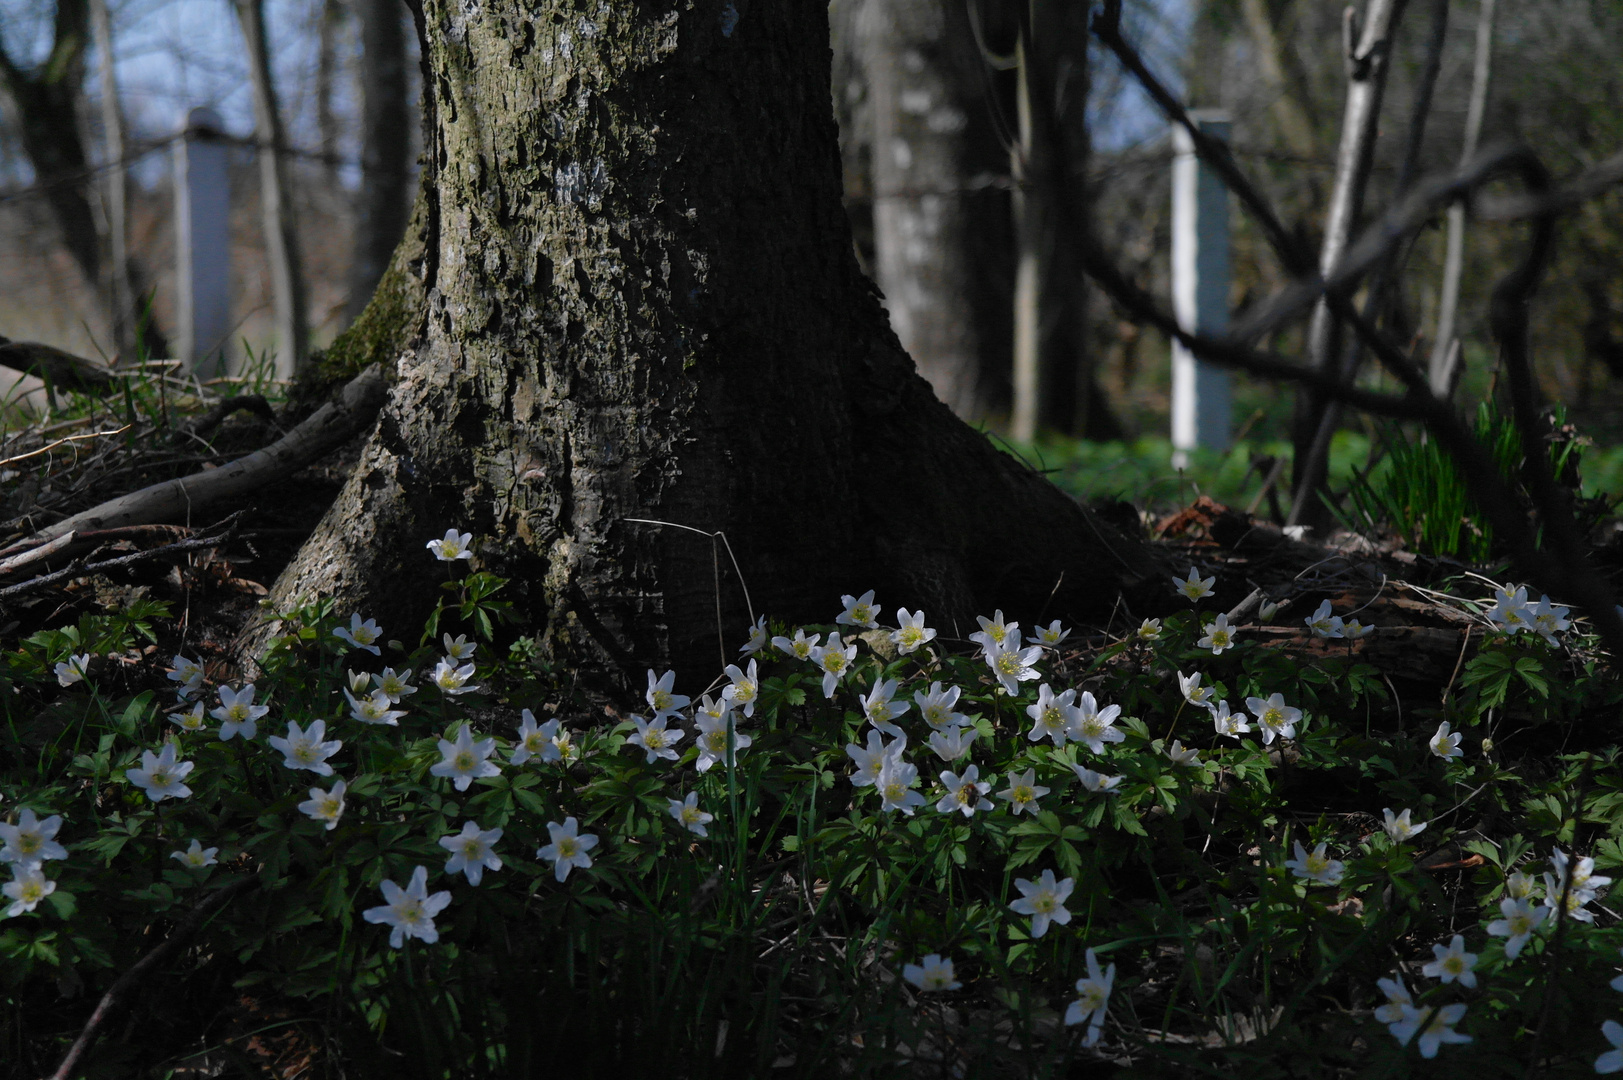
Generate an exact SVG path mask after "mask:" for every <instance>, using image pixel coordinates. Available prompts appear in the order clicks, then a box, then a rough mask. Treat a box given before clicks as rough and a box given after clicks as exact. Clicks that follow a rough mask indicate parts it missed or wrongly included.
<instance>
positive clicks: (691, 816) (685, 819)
mask: <svg viewBox="0 0 1623 1080" xmlns="http://www.w3.org/2000/svg"><path fill="white" fill-rule="evenodd" d="M700 813H701V811H700V810H699V808H698V807H697V806H684V807H682V824H684V825H696V824H698V821H699V815H700Z"/></svg>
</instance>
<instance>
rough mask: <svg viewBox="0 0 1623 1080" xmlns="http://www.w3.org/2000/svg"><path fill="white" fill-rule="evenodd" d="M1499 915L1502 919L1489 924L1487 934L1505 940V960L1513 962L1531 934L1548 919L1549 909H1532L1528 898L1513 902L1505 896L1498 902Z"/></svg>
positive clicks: (1531, 903) (1531, 902)
mask: <svg viewBox="0 0 1623 1080" xmlns="http://www.w3.org/2000/svg"><path fill="white" fill-rule="evenodd" d="M1499 913H1500V914H1501V915H1503V916H1504V918H1502V919H1495V920H1494V921H1493V922H1491V923H1489V924H1488V933H1489V934H1491V935H1492V936H1494V937H1502V938H1504V939H1505V959H1506V960H1514V959H1516V957H1518V956H1520V955H1521V953H1522V948H1523V947H1524V946H1525V945H1526V944H1527V942H1528V940H1529V939H1530V938H1531V937H1532V936H1533V933H1534V932H1535V931H1536V930H1538V928H1539V926H1541V925H1542V924H1543V922H1544V920H1545V919H1547V918H1548V917H1549V915H1550V909H1549V908H1547V907H1538V908H1536V907H1534V906H1533V901H1532V900H1531V899H1530V898H1523V899H1520V900H1513V899H1511V898H1510V897H1508V896H1507V897H1505V898H1504V899H1503V900H1501V901H1499Z"/></svg>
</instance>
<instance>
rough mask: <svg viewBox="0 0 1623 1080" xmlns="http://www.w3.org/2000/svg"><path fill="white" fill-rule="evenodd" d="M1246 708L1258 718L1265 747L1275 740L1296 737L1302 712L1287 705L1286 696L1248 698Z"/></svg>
mask: <svg viewBox="0 0 1623 1080" xmlns="http://www.w3.org/2000/svg"><path fill="white" fill-rule="evenodd" d="M1245 707H1246V708H1248V709H1250V710H1251V715H1252V716H1254V717H1256V720H1257V730H1258V731H1260V732H1262V743H1263V745H1264V746H1268V745H1271V744H1272V743H1273V741H1274V740H1275V739H1294V738H1295V737H1296V724H1297V722H1298V721H1299V720H1301V719H1302V710H1301V709H1296V708H1292V707H1291V706H1289V705H1286V704H1285V695H1284V694H1269V695H1268V697H1267V698H1266V699H1264V698H1260V697H1248V698H1246V699H1245Z"/></svg>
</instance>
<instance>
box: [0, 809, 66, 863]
mask: <svg viewBox="0 0 1623 1080" xmlns="http://www.w3.org/2000/svg"><path fill="white" fill-rule="evenodd" d="M61 827H62V815H61V814H52V815H51V816H50V817H48V818H45V819H43V820H41V819H40V818H38V817H36V816H35V815H34V811H33V810H32V809H31V808H29V807H26V806H25V807H23V809H22V812H21V813H19V814H18V815H17V824H15V825H8V824H6V823H5V822H3V821H0V840H4V841H5V842H6V846H5V847H4V848H0V863H16V864H17V865H19V866H39V865H41V864H42V863H45V862H47V861H48V860H51V859H65V858H67V857H68V849H67V848H65V847H63V846H62V845H61V844H59V843H57V842H56V833H57V830H58V829H60V828H61Z"/></svg>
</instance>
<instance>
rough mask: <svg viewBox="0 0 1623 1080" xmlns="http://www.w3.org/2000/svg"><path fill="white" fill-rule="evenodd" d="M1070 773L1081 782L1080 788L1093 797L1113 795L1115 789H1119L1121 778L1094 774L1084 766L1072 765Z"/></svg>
mask: <svg viewBox="0 0 1623 1080" xmlns="http://www.w3.org/2000/svg"><path fill="white" fill-rule="evenodd" d="M1071 771H1072V772H1074V773H1076V778H1077V779H1078V780H1080V781H1082V786H1083V787H1084V788H1086V789H1087V790H1088V791H1090V792H1092V793H1093V794H1095V795H1114V794H1116V789H1117V788H1119V787H1121V782H1122V780H1124V779H1125V777H1121V776H1106V775H1105V774H1104V773H1097V772H1094V771H1093V770H1092V769H1090V768H1088V767H1086V766H1085V765H1072V766H1071Z"/></svg>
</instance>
